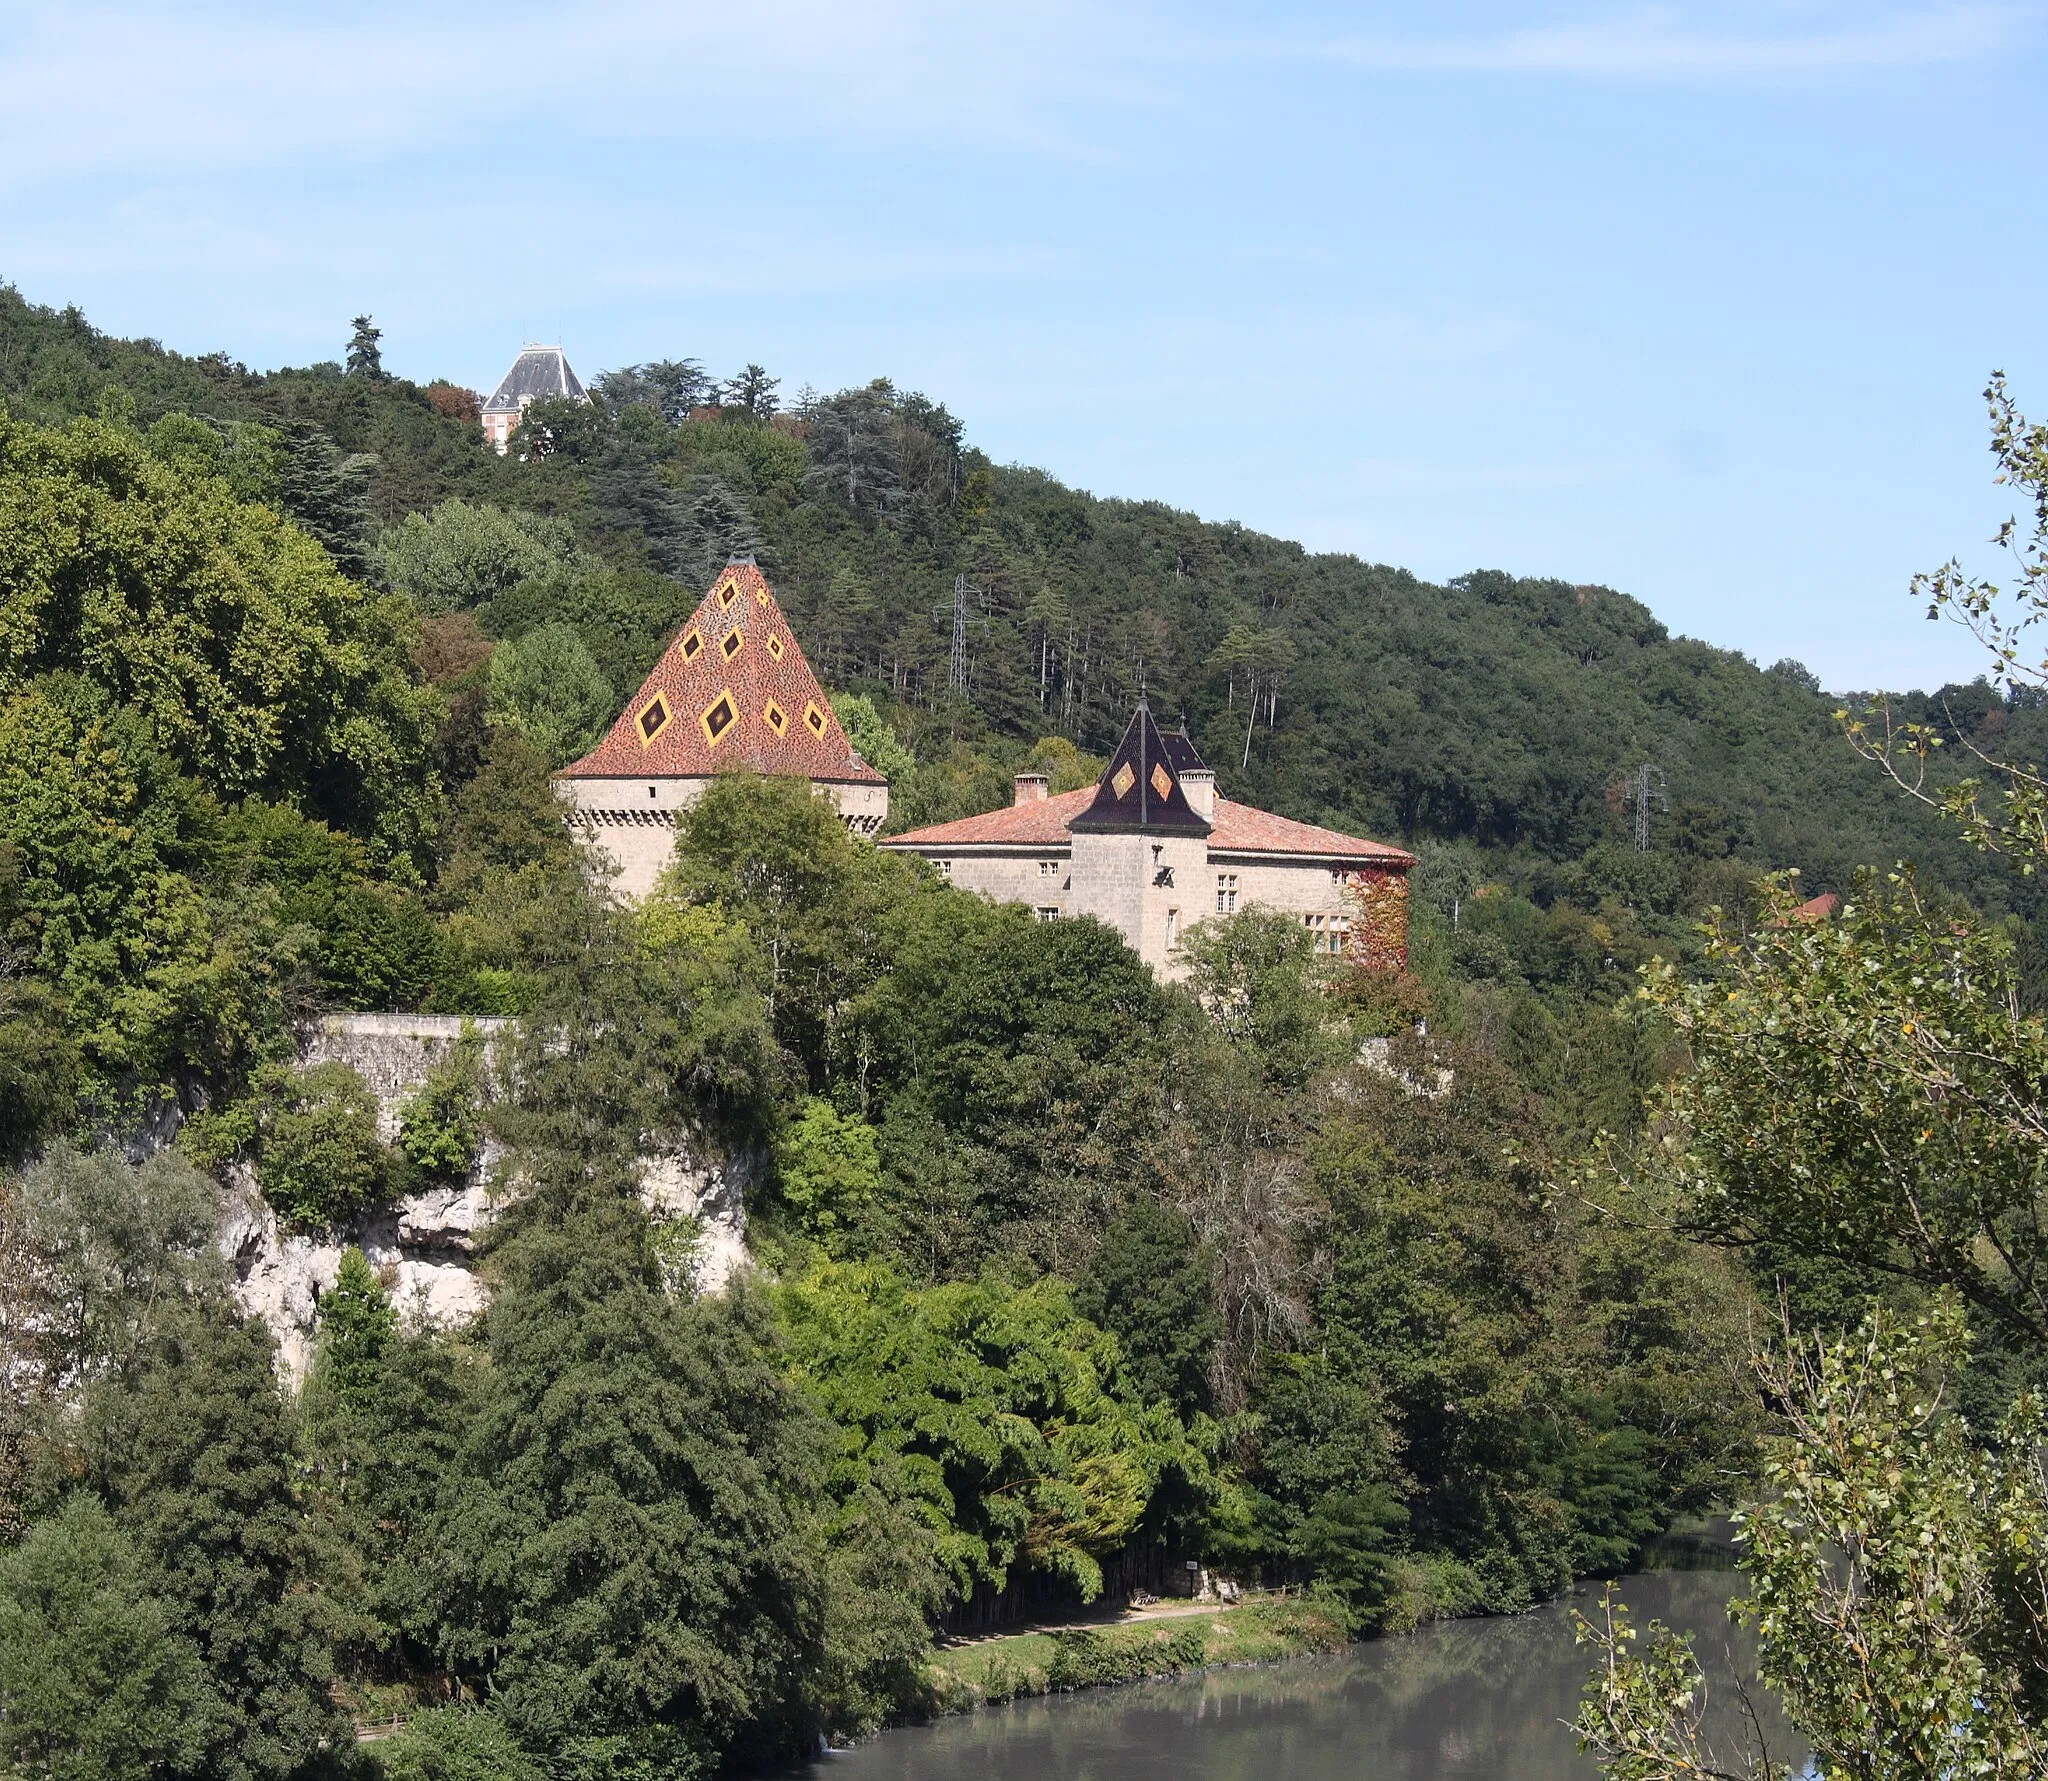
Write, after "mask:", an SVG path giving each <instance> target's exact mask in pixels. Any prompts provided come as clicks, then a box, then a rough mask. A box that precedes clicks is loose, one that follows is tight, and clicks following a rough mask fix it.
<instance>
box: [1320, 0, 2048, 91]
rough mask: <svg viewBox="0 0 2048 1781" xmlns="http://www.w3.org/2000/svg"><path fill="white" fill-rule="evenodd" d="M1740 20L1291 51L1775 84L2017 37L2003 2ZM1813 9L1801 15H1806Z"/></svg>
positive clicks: (1582, 26)
mask: <svg viewBox="0 0 2048 1781" xmlns="http://www.w3.org/2000/svg"><path fill="white" fill-rule="evenodd" d="M1783 10H1784V9H1782V8H1780V9H1778V12H1777V14H1776V15H1774V19H1773V20H1772V21H1759V22H1758V23H1756V24H1753V25H1748V26H1746V27H1745V25H1744V24H1742V23H1738V22H1734V21H1731V20H1729V18H1728V16H1727V13H1726V11H1725V9H1724V11H1723V12H1722V13H1721V14H1720V15H1719V16H1718V17H1716V18H1714V19H1713V20H1711V21H1701V20H1699V19H1697V18H1695V17H1693V16H1692V15H1690V14H1689V13H1687V12H1686V11H1685V10H1684V9H1682V8H1679V7H1676V6H1648V7H1637V8H1632V9H1629V10H1627V11H1622V12H1614V13H1608V14H1605V15H1602V16H1598V17H1589V18H1581V19H1576V20H1570V21H1563V22H1557V23H1551V24H1543V25H1533V26H1527V27H1524V28H1521V29H1517V30H1508V31H1498V32H1480V33H1472V34H1468V35H1458V36H1401V35H1393V34H1379V33H1371V32H1361V33H1352V34H1345V35H1341V36H1335V37H1329V38H1325V39H1321V40H1318V41H1313V42H1308V43H1304V44H1303V45H1301V46H1300V49H1299V53H1301V54H1304V55H1307V56H1310V57H1313V58H1315V59H1319V60H1325V61H1329V62H1334V63H1338V64H1341V65H1345V66H1350V67H1354V68H1359V69H1365V70H1372V71H1376V72H1379V71H1383V72H1390V73H1401V72H1405V73H1435V74H1531V75H1568V76H1576V77H1581V78H1587V79H1596V80H1616V81H1681V82H1682V81H1697V80H1709V81H1719V80H1739V79H1745V78H1765V79H1782V78H1786V77H1812V76H1815V75H1832V74H1842V73H1849V72H1856V71H1867V70H1880V69H1895V68H1923V67H1927V66H1930V65H1934V64H1939V63H1953V62H1965V61H1974V60H1977V59H1979V58H1981V57H1984V56H1987V55H1990V54H1992V53H1994V52H1996V51H1998V50H2000V49H2002V48H2004V47H2006V46H2008V45H2009V44H2010V43H2011V42H2013V40H2014V39H2015V38H2016V37H2018V36H2019V35H2020V34H2021V33H2022V31H2023V29H2024V28H2025V25H2026V23H2027V21H2026V19H2025V16H2024V15H2023V14H2022V13H2020V12H2019V11H2017V10H2016V9H2015V8H2013V7H2011V6H2001V5H1973V4H1964V5H1946V6H1933V7H1917V8H1906V9H1900V10H1895V11H1892V12H1889V13H1884V14H1874V13H1872V12H1871V11H1870V10H1869V9H1862V8H1859V9H1857V10H1856V11H1855V12H1854V13H1853V14H1852V15H1850V16H1848V17H1842V18H1837V19H1833V20H1825V21H1823V22H1820V23H1818V24H1811V25H1807V26H1806V27H1805V28H1803V29H1801V28H1793V29H1785V28H1782V26H1780V27H1779V28H1772V24H1773V23H1774V22H1776V19H1777V18H1781V17H1782V13H1783ZM1808 10H1810V9H1808Z"/></svg>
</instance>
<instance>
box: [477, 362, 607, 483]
mask: <svg viewBox="0 0 2048 1781" xmlns="http://www.w3.org/2000/svg"><path fill="white" fill-rule="evenodd" d="M589 400H590V393H589V391H587V390H586V389H584V387H583V384H582V380H581V379H579V378H578V377H577V375H576V373H575V372H573V371H571V370H570V369H569V361H568V359H567V358H566V357H565V356H564V355H563V352H562V349H561V348H560V347H559V346H536V345H534V344H533V343H532V342H531V341H529V342H528V343H527V344H526V345H525V346H523V347H521V348H520V349H519V356H518V358H516V359H514V360H513V361H512V369H511V370H509V371H507V372H506V373H505V375H504V376H503V377H502V378H501V379H499V382H498V387H497V388H496V389H495V390H494V391H492V392H491V399H490V400H489V401H488V402H486V403H485V404H484V406H483V412H482V414H481V416H480V417H479V418H480V419H481V421H482V423H483V429H484V437H485V438H486V439H487V440H489V441H490V443H491V445H492V446H493V448H495V450H496V451H497V454H498V456H499V457H501V458H502V457H503V456H504V455H505V445H506V442H507V441H508V440H509V439H510V438H511V437H512V433H513V429H514V428H516V427H517V426H518V425H519V422H520V418H521V417H522V416H523V415H524V414H525V413H526V411H527V409H528V408H530V407H531V406H532V405H533V404H534V403H536V402H588V401H589Z"/></svg>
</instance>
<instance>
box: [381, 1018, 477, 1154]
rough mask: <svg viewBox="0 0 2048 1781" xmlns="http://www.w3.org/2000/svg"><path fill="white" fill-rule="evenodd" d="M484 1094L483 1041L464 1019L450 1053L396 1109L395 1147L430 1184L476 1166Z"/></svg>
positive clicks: (435, 1065) (434, 1066)
mask: <svg viewBox="0 0 2048 1781" xmlns="http://www.w3.org/2000/svg"><path fill="white" fill-rule="evenodd" d="M483 1094H484V1070H483V1041H482V1040H481V1039H480V1038H479V1037H478V1036H477V1033H476V1030H475V1029H474V1028H473V1027H471V1026H470V1025H469V1023H468V1022H466V1021H465V1022H464V1023H463V1030H462V1034H461V1036H460V1037H459V1038H458V1039H457V1040H456V1042H455V1044H454V1045H453V1046H451V1047H450V1048H449V1051H448V1055H447V1056H446V1057H444V1058H441V1059H440V1060H439V1061H438V1062H436V1063H435V1064H434V1065H433V1067H432V1068H430V1069H429V1070H428V1071H427V1073H426V1076H425V1077H424V1078H423V1079H422V1080H421V1082H420V1085H419V1087H418V1088H416V1089H414V1090H413V1092H412V1093H411V1094H409V1095H408V1096H406V1098H405V1100H404V1101H403V1102H402V1103H401V1104H400V1107H399V1111H398V1146H399V1148H400V1149H401V1150H403V1151H404V1152H405V1154H406V1156H407V1157H409V1158H410V1159H411V1161H412V1164H413V1167H414V1168H416V1169H418V1170H419V1171H420V1172H421V1173H422V1174H423V1175H425V1176H426V1177H427V1178H428V1179H429V1180H433V1181H451V1180H456V1179H459V1178H460V1177H462V1176H465V1175H467V1174H468V1173H469V1172H470V1170H471V1169H473V1168H474V1167H475V1166H476V1160H477V1152H478V1150H479V1149H480V1148H481V1146H482V1144H483V1128H482V1112H483Z"/></svg>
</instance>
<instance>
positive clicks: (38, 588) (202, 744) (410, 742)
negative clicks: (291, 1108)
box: [0, 414, 439, 867]
mask: <svg viewBox="0 0 2048 1781" xmlns="http://www.w3.org/2000/svg"><path fill="white" fill-rule="evenodd" d="M0 585H4V586H6V587H7V589H8V590H9V598H8V600H7V602H6V605H5V608H4V610H0V700H6V701H12V700H14V699H15V698H16V697H17V696H19V695H22V694H23V693H26V692H30V691H31V690H32V688H31V683H32V682H33V681H35V680H36V679H37V678H38V677H40V676H47V675H50V674H53V673H58V672H66V673H70V674H74V675H78V676H82V677H83V678H84V679H85V680H87V681H88V682H89V683H90V684H91V685H92V686H94V687H96V688H98V689H99V690H100V691H101V693H103V695H104V697H105V699H106V701H107V702H108V703H109V704H110V705H115V706H118V707H120V708H122V709H124V710H126V711H129V712H133V713H134V714H136V715H137V716H138V717H139V718H140V719H141V721H142V722H143V724H144V725H146V727H147V729H148V732H149V734H150V736H151V737H152V738H153V739H154V741H155V743H156V745H157V746H159V747H161V748H162V749H164V750H166V751H167V752H168V754H169V755H170V756H171V758H172V759H173V760H174V761H175V762H176V763H177V765H178V767H179V769H180V770H181V771H182V772H184V773H187V774H190V775H191V776H192V777H193V778H195V779H196V780H198V781H199V782H200V783H201V784H203V785H205V786H206V787H208V788H209V789H210V790H212V791H214V792H215V793H216V794H218V795H219V796H222V797H224V798H229V799H238V798H241V797H244V796H248V795H252V794H253V795H258V796H264V797H270V798H274V799H284V800H287V801H293V802H298V803H300V804H302V805H303V806H304V807H306V808H308V809H311V810H313V811H316V812H318V813H319V814H320V815H322V816H323V817H325V818H326V819H327V820H328V821H330V822H332V823H333V824H334V825H335V826H336V827H338V828H341V829H343V830H346V831H348V832H349V833H352V834H355V835H358V836H359V837H361V838H362V840H363V841H364V842H365V843H366V844H367V845H368V846H369V848H370V850H371V854H372V857H373V859H374V860H375V861H376V862H377V863H379V864H380V865H384V866H387V867H401V866H403V865H405V864H406V863H412V864H417V863H418V861H419V859H420V857H421V853H422V850H423V846H424V844H425V842H426V841H427V840H428V839H429V837H430V836H431V833H432V830H433V825H434V822H435V820H436V817H437V814H438V812H437V809H436V796H435V792H434V788H433V786H432V783H431V778H430V774H429V770H428V763H427V744H428V743H429V741H430V740H431V738H432V735H433V730H434V726H435V724H436V722H437V721H438V715H439V714H438V709H437V704H438V701H437V700H436V698H435V696H434V694H433V693H432V692H431V690H430V689H427V688H424V687H422V686H420V685H419V684H418V682H417V681H416V679H415V678H414V676H413V673H412V669H411V666H410V662H409V660H408V652H409V650H410V647H411V643H412V635H413V633H412V620H411V618H410V616H409V614H408V613H407V611H406V609H405V608H404V606H403V604H402V603H400V602H395V601H393V600H391V599H389V598H388V597H386V596H382V595H378V594H376V593H373V592H372V591H370V590H368V589H366V588H362V587H359V586H356V585H354V584H353V583H351V582H349V581H346V580H344V579H343V578H342V577H341V576H340V575H339V574H337V573H336V571H335V568H334V565H333V564H332V563H331V562H330V561H329V560H328V558H327V557H326V556H325V555H324V554H323V553H322V552H321V551H320V549H319V548H318V547H317V546H316V545H314V544H313V543H312V542H311V541H310V540H309V539H308V538H307V537H306V536H305V535H304V534H303V533H302V532H301V531H299V530H298V529H297V528H296V527H294V526H292V525H291V524H289V523H288V522H287V521H285V520H284V519H282V518H281V517H280V516H279V515H278V513H277V512H276V511H275V510H274V509H272V508H269V507H265V506H257V505H250V504H245V503H242V502H239V501H237V500H236V499H235V498H234V496H233V494H232V493H231V492H230V490H229V489H228V487H227V486H226V484H224V483H223V482H221V481H220V480H219V479H217V478H211V477H199V478H194V477H191V476H188V475H185V474H183V473H182V472H181V471H179V470H178V469H176V468H174V467H172V466H170V465H167V464H164V463H162V462H160V461H158V459H157V458H155V457H154V456H153V455H152V454H151V452H150V450H149V448H148V445H147V444H146V442H145V441H144V440H143V438H142V437H141V435H139V434H137V433H135V432H134V431H132V430H131V429H129V428H128V427H126V426H123V425H120V424H117V423H115V422H111V421H105V420H82V421H79V422H77V423H76V424H75V425H74V426H73V427H72V428H71V429H70V430H69V431H67V432H63V433H56V432H49V431H45V430H42V429H39V428H36V427H31V426H27V425H24V424H23V423H21V422H19V421H15V420H11V419H8V418H6V417H5V416H4V414H0ZM88 588H90V589H91V590H92V592H91V594H90V597H88V592H87V590H88Z"/></svg>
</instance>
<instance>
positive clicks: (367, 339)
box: [348, 315, 386, 383]
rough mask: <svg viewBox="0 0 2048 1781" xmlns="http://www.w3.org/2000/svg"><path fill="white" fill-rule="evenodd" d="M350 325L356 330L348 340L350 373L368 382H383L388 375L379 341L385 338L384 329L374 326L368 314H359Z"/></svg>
mask: <svg viewBox="0 0 2048 1781" xmlns="http://www.w3.org/2000/svg"><path fill="white" fill-rule="evenodd" d="M349 326H350V327H351V328H353V329H354V330H355V332H354V333H352V334H351V335H350V336H349V341H348V375H349V376H351V377H360V378H362V379H363V380H364V381H365V382H367V383H382V382H383V381H384V379H385V376H386V373H385V370H384V355H383V353H382V351H381V350H380V349H379V348H378V345H377V342H378V341H380V340H382V339H383V338H384V330H383V329H382V328H379V327H376V326H373V325H372V323H371V321H370V318H369V317H368V316H366V315H359V316H357V317H356V318H355V320H354V321H352V322H351V323H349Z"/></svg>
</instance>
